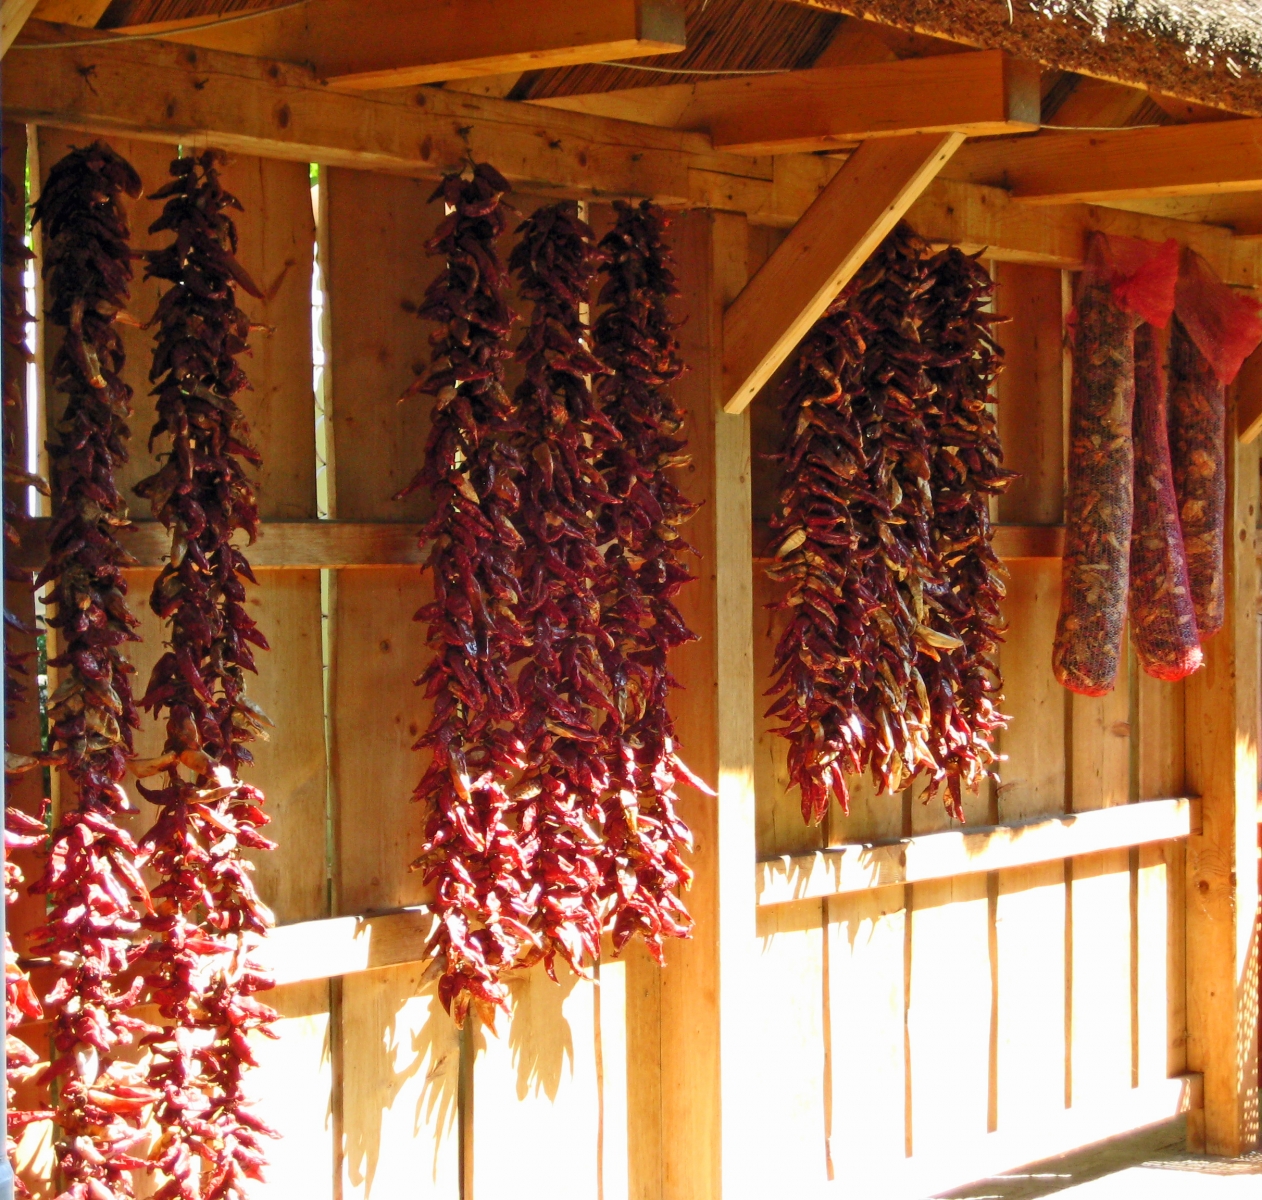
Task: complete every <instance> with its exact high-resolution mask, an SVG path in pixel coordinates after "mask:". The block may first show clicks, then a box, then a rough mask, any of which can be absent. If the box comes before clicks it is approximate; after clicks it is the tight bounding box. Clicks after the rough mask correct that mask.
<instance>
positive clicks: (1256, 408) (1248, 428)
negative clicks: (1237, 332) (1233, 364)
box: [1236, 351, 1262, 443]
mask: <svg viewBox="0 0 1262 1200" xmlns="http://www.w3.org/2000/svg"><path fill="white" fill-rule="evenodd" d="M1259 433H1262V354H1258V353H1257V352H1256V351H1255V352H1254V353H1253V354H1250V355H1249V357H1248V358H1246V359H1245V360H1244V365H1243V366H1242V367H1241V368H1240V374H1239V375H1237V376H1236V435H1237V436H1238V437H1239V438H1240V440H1241V441H1242V442H1245V443H1248V442H1252V441H1253V440H1254V439H1256V438H1257V436H1258V434H1259Z"/></svg>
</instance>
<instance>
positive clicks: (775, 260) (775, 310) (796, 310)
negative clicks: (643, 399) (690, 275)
mask: <svg viewBox="0 0 1262 1200" xmlns="http://www.w3.org/2000/svg"><path fill="white" fill-rule="evenodd" d="M963 141H964V135H963V134H960V133H947V134H936V133H921V134H912V135H911V136H909V137H905V138H880V139H874V140H873V141H870V142H864V144H863V145H862V146H861V147H860V148H859V149H858V150H857V151H855V153H854V154H853V155H852V156H851V157H850V159H849V160H848V161H847V163H846V165H845V166H844V167H843V168H842V169H841V170H840V171H839V172H838V173H837V174H836V175H835V176H834V177H833V179H832V181H831V182H830V183H829V185H828V186H827V187H826V188H825V189H824V190H823V192H821V193H820V195H819V198H818V199H817V200H816V201H815V203H814V204H812V205H811V207H810V208H808V209H807V210H806V212H805V213H803V214H802V218H801V220H799V221H798V223H797V224H796V225H795V226H794V227H793V230H792V232H791V233H790V234H789V236H788V237H787V238H786V239H785V240H784V241H783V242H782V243H781V244H780V245H779V247H777V249H776V251H775V253H773V254H772V256H771V257H770V258H769V259H768V260H767V261H766V263H764V264H763V267H762V269H761V270H760V271H759V272H758V274H757V275H755V276H754V278H753V279H751V280H750V281H749V283H748V284H747V285H746V286H745V289H744V290H743V291H742V292H741V294H740V295H739V296H737V298H736V300H735V301H734V302H733V304H732V305H731V307H729V308H728V310H727V312H726V314H725V315H724V317H723V397H724V403H723V407H724V408H725V409H726V411H727V412H730V413H737V412H742V411H743V410H744V409H745V408H746V407H747V406H748V405H749V403H750V401H751V400H753V398H754V397H755V396H756V395H757V394H758V391H759V389H760V388H762V386H763V384H765V383H766V382H767V381H768V380H769V379H770V378H771V376H772V375H773V374H774V373H775V370H776V368H777V367H779V366H780V364H781V363H782V362H784V360H785V359H786V358H787V357H788V356H789V355H790V354H791V353H792V352H793V347H794V346H796V345H797V344H798V342H800V341H801V340H802V337H803V335H804V334H805V333H806V331H807V330H808V329H810V327H811V326H812V325H813V324H814V323H815V322H816V320H818V319H819V317H820V316H821V315H822V314H823V312H824V310H825V309H826V308H827V307H828V305H829V304H831V303H832V301H833V300H834V299H835V298H836V296H837V294H838V293H839V292H840V291H841V289H842V288H843V287H844V286H845V285H846V283H847V282H848V281H849V280H850V278H851V277H852V276H853V275H854V273H855V272H856V271H857V270H858V269H859V268H860V267H861V266H862V265H863V263H864V261H865V260H866V259H867V257H868V255H870V254H871V253H872V251H873V250H874V249H876V247H877V246H878V245H879V244H880V241H881V239H882V238H884V237H885V235H886V234H887V233H889V231H890V230H891V229H893V228H894V226H895V225H896V224H897V223H898V221H899V219H900V218H901V217H902V216H903V214H904V213H905V212H906V211H907V209H908V208H910V207H911V205H912V203H913V202H914V201H915V199H916V197H917V196H919V195H920V193H921V192H923V191H924V189H925V188H926V187H927V186H928V185H929V183H930V182H931V181H932V180H933V177H934V176H935V175H936V174H937V173H938V172H939V171H940V170H941V169H942V167H943V165H944V164H945V163H946V162H947V160H948V159H949V158H950V157H951V155H952V154H954V153H955V151H956V150H957V149H958V148H959V146H960V144H961V143H962V142H963Z"/></svg>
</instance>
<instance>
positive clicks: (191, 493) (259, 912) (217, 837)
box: [134, 151, 275, 1200]
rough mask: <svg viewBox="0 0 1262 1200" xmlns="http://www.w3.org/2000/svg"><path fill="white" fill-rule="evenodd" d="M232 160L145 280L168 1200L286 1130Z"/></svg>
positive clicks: (174, 220)
mask: <svg viewBox="0 0 1262 1200" xmlns="http://www.w3.org/2000/svg"><path fill="white" fill-rule="evenodd" d="M221 161H222V156H221V155H220V154H219V153H218V152H216V151H206V152H205V153H203V154H201V155H198V156H197V157H195V158H180V159H176V160H175V162H173V163H172V165H171V174H172V176H173V178H172V180H171V182H169V183H168V184H167V185H166V186H165V187H163V188H161V189H160V190H159V191H158V192H156V193H155V194H154V196H153V197H152V198H153V199H165V200H166V205H165V207H164V209H163V213H162V216H161V217H160V218H159V219H158V220H157V221H155V222H154V224H153V225H152V226H151V227H150V232H151V233H158V232H161V231H164V230H169V231H170V232H172V233H173V234H174V235H175V240H174V241H173V242H172V243H171V244H170V245H169V246H168V247H166V248H165V249H163V250H159V251H154V252H151V253H150V254H149V255H148V258H149V265H148V269H147V277H150V278H156V279H162V280H165V281H167V282H168V283H170V285H171V286H170V288H169V289H168V290H167V291H166V292H165V293H164V294H163V297H162V300H161V302H160V304H159V306H158V311H157V314H156V315H155V317H154V322H153V323H154V324H156V325H157V326H158V333H157V347H156V350H155V354H154V362H153V369H152V371H151V373H150V378H151V379H152V380H153V381H154V382H155V383H156V384H157V388H156V390H155V394H156V395H157V397H158V404H157V411H158V421H157V424H156V425H155V426H154V429H153V433H152V435H151V441H156V440H158V439H160V438H169V439H170V449H168V450H166V451H165V452H164V453H163V454H161V455H160V458H161V459H162V466H161V468H160V469H159V470H158V471H157V472H156V473H155V474H154V475H151V476H150V477H149V478H148V479H145V480H144V481H143V482H141V483H140V484H138V485H137V487H136V492H137V494H138V495H141V496H144V497H146V498H147V499H148V500H149V501H150V503H151V505H152V507H153V512H154V515H155V516H156V517H157V518H158V519H159V520H161V521H162V523H163V524H164V525H165V526H166V527H167V529H169V530H170V531H171V538H172V545H171V557H170V561H169V562H168V563H167V565H166V566H165V567H164V568H163V570H162V572H161V574H160V575H159V576H158V579H157V581H156V583H155V584H154V589H153V594H152V597H151V601H150V603H151V607H152V608H153V611H154V612H155V613H157V614H158V616H160V617H162V618H163V619H164V620H169V621H170V622H171V633H170V647H171V648H170V650H169V651H168V652H167V653H166V654H164V655H163V656H162V657H161V659H159V661H158V663H157V665H156V666H155V667H154V671H153V675H152V677H151V679H150V681H149V687H148V690H147V692H146V693H145V696H144V697H143V699H142V700H141V705H142V706H143V707H144V708H146V709H148V710H149V711H151V712H152V713H153V714H154V715H155V716H157V715H159V714H161V715H165V717H166V733H167V737H166V743H165V746H164V748H163V753H162V754H161V755H160V756H159V757H158V758H156V759H152V760H148V761H146V762H143V763H136V764H135V766H134V770H135V772H136V774H137V775H139V776H142V777H151V776H155V775H158V774H164V776H165V780H164V783H163V785H162V786H161V787H149V786H146V785H143V784H142V785H141V788H140V790H141V792H142V794H143V795H144V796H145V797H146V798H147V799H149V800H151V801H152V802H153V803H154V804H156V805H158V806H159V810H160V811H159V815H158V818H157V821H156V823H155V825H154V826H153V828H152V829H151V830H150V831H149V832H148V833H147V834H146V835H145V837H144V838H143V839H142V841H141V854H142V859H143V861H144V863H145V864H146V865H147V866H148V867H149V868H150V870H152V871H153V872H154V874H155V875H156V877H157V878H158V880H159V882H158V884H157V885H156V886H155V887H154V888H153V889H152V897H153V905H154V910H155V911H154V912H153V913H152V914H151V915H149V916H147V917H146V918H145V919H144V927H145V930H146V931H147V932H148V933H149V934H150V936H151V941H150V944H149V948H148V951H147V953H146V955H145V959H144V964H145V981H146V983H147V985H148V987H149V990H150V995H151V997H152V999H153V1000H154V1002H155V1003H157V1005H158V1006H159V1009H160V1011H161V1013H162V1015H163V1017H164V1018H166V1020H167V1021H168V1022H169V1024H168V1025H167V1026H165V1027H163V1028H161V1029H158V1030H156V1031H155V1032H153V1033H151V1034H150V1035H148V1036H147V1037H146V1038H145V1039H144V1041H145V1044H146V1045H147V1046H148V1047H149V1050H150V1055H151V1059H150V1067H149V1075H148V1082H149V1086H150V1087H151V1088H152V1089H154V1090H155V1091H156V1093H157V1096H158V1103H157V1105H156V1108H155V1116H156V1119H157V1122H158V1124H159V1125H160V1126H161V1129H162V1132H161V1135H160V1138H159V1140H158V1142H157V1145H156V1146H155V1148H154V1150H153V1152H152V1153H153V1159H154V1165H155V1166H156V1167H157V1169H158V1170H160V1171H161V1172H162V1173H163V1174H164V1175H165V1176H166V1180H165V1182H164V1183H163V1184H162V1185H161V1186H160V1187H159V1189H158V1190H157V1191H156V1192H155V1193H154V1196H155V1200H177V1198H178V1200H238V1198H239V1197H241V1196H243V1195H244V1194H245V1190H246V1186H247V1180H250V1179H260V1178H261V1169H262V1166H263V1165H264V1159H263V1154H262V1137H263V1136H275V1135H274V1132H273V1131H272V1130H270V1129H269V1128H268V1126H267V1125H266V1124H265V1123H264V1122H263V1121H262V1120H261V1119H260V1118H259V1117H257V1116H256V1115H255V1114H254V1113H253V1112H252V1111H251V1110H250V1108H249V1107H248V1106H247V1105H246V1101H245V1095H244V1086H243V1082H244V1075H245V1073H246V1070H247V1068H249V1067H251V1066H254V1065H255V1060H254V1056H253V1052H252V1050H251V1048H250V1045H249V1041H248V1037H249V1035H250V1034H251V1033H254V1032H258V1033H262V1034H265V1035H268V1036H275V1035H274V1034H273V1033H272V1031H271V1028H270V1026H271V1023H272V1021H273V1020H274V1019H275V1013H274V1012H273V1011H272V1010H271V1009H270V1008H268V1007H266V1006H265V1005H263V1004H261V1003H260V1002H259V1001H258V1000H257V999H256V998H255V996H254V993H256V992H258V991H260V990H263V989H265V988H267V987H269V986H271V983H270V980H268V979H267V978H266V977H265V975H264V974H263V973H262V972H261V971H260V970H259V968H257V967H256V966H255V965H254V963H253V962H252V961H251V959H250V955H251V952H252V951H253V950H254V948H255V947H256V946H257V945H258V943H259V941H260V940H261V939H262V938H263V937H264V936H265V935H266V933H267V930H268V928H269V927H270V926H271V925H272V923H273V922H272V915H271V913H270V912H269V911H268V910H267V908H266V907H265V906H264V905H263V903H262V902H261V901H260V900H259V898H258V895H257V893H256V891H255V889H254V884H253V881H252V880H251V878H250V874H249V872H250V869H251V866H250V864H249V862H248V861H247V860H246V859H245V857H244V855H243V853H242V851H243V850H244V849H247V848H258V849H271V848H272V843H271V842H270V841H268V840H267V839H266V838H265V837H264V836H263V835H262V834H261V833H260V832H259V831H260V828H261V827H262V826H263V825H265V824H267V821H268V817H267V815H266V814H265V813H264V811H263V807H262V806H263V795H262V793H261V792H260V791H259V790H258V789H257V788H255V787H252V786H250V785H249V784H246V783H243V782H242V781H241V780H240V778H239V772H240V770H241V768H242V767H243V766H246V765H248V764H249V763H250V762H252V761H253V760H252V757H251V754H250V751H249V749H248V743H250V742H252V741H255V740H257V739H259V738H260V737H265V736H266V733H265V731H264V729H263V725H265V724H267V719H266V717H265V716H264V715H263V713H262V712H261V711H260V710H259V708H258V707H257V706H256V705H255V704H254V703H253V702H251V701H250V700H249V699H248V698H247V696H246V694H245V678H246V672H248V671H253V670H254V669H255V665H254V655H253V650H252V647H258V648H261V649H266V648H267V642H266V639H265V638H264V637H263V635H262V634H261V633H260V632H259V630H258V629H257V627H256V626H255V623H254V621H253V620H252V619H251V618H250V616H249V615H248V613H247V612H246V610H245V599H246V591H245V584H246V582H247V581H248V582H251V583H252V582H254V576H253V574H252V572H251V570H250V566H249V563H248V561H247V560H246V558H245V556H244V555H243V554H242V553H241V551H240V550H238V549H236V548H235V547H234V546H233V545H232V538H233V535H234V534H236V533H237V532H238V531H242V530H244V531H245V532H246V533H247V534H248V535H249V537H250V539H251V541H252V540H253V538H254V535H255V534H256V532H257V530H258V523H259V514H258V505H257V502H256V500H255V497H254V493H253V490H252V488H251V486H250V484H249V482H248V480H247V479H246V476H245V471H244V468H243V465H242V461H241V460H245V462H248V463H251V464H254V465H256V466H257V465H258V462H259V456H258V453H257V452H256V451H255V450H254V449H253V448H252V447H251V445H250V444H249V441H248V436H249V429H248V427H247V426H246V423H245V421H244V419H243V417H242V413H241V410H240V409H239V408H238V406H237V404H236V401H235V397H236V396H237V394H238V393H239V392H241V391H242V390H243V389H244V388H246V387H248V381H247V380H246V377H245V373H244V372H243V371H242V370H241V367H240V366H239V365H238V363H237V361H236V360H237V356H238V355H240V354H241V353H242V352H243V351H244V350H245V349H246V348H247V337H248V334H249V321H248V319H247V317H246V315H245V314H244V313H243V312H242V311H241V310H240V309H239V308H238V307H237V305H236V295H235V287H236V286H240V287H242V288H244V289H245V290H246V291H247V292H249V293H250V294H251V295H253V296H257V295H259V291H258V289H257V287H256V286H255V285H254V283H253V282H252V280H251V279H250V277H249V275H248V274H247V273H246V272H245V270H244V269H243V268H242V267H241V266H240V264H239V263H238V262H237V260H236V257H235V255H236V249H237V238H236V227H235V225H234V224H233V221H232V219H231V217H230V216H229V215H228V212H227V210H228V209H232V208H236V209H238V210H239V209H240V205H239V203H238V202H237V200H236V199H235V197H233V196H232V195H230V194H229V193H228V192H226V191H224V189H223V187H222V185H221V183H220V180H219V173H218V167H219V164H220V162H221Z"/></svg>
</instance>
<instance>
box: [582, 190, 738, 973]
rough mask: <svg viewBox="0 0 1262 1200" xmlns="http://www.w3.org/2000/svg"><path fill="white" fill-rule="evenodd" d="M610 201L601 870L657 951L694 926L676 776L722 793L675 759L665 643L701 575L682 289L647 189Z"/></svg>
mask: <svg viewBox="0 0 1262 1200" xmlns="http://www.w3.org/2000/svg"><path fill="white" fill-rule="evenodd" d="M615 211H616V220H615V223H614V226H613V228H612V229H611V230H610V231H609V232H608V233H607V234H606V235H605V237H604V238H602V239H601V242H600V246H599V249H600V253H601V257H602V263H601V272H602V274H603V275H604V276H605V279H604V283H603V286H602V287H601V291H600V295H599V298H598V303H599V304H601V305H603V306H604V308H603V311H602V312H601V313H600V316H599V317H598V318H597V320H596V322H595V324H594V325H593V329H592V335H593V337H592V345H593V349H594V351H595V354H596V357H597V358H598V359H599V360H600V361H601V362H602V363H603V364H604V365H605V367H606V368H607V370H608V373H607V374H605V375H603V376H602V377H601V378H600V379H599V381H598V383H597V390H598V394H599V397H600V401H601V404H602V407H603V410H604V415H605V418H606V420H607V421H608V422H609V424H610V425H611V426H612V427H613V429H614V430H615V431H616V432H617V434H618V440H617V441H616V442H614V443H613V444H612V445H610V446H609V447H608V449H607V450H606V451H605V453H604V455H603V456H602V459H601V470H602V473H603V474H604V477H605V486H606V488H607V490H608V492H609V495H610V497H611V500H610V502H609V503H608V504H607V505H606V506H605V509H604V511H603V513H602V515H601V519H600V540H601V543H602V544H605V545H606V546H607V549H606V551H605V566H606V576H605V580H604V589H605V590H604V594H603V595H602V597H601V607H602V615H601V623H602V627H603V629H604V632H605V634H606V635H607V636H608V638H609V639H610V640H611V642H612V649H611V651H610V652H609V656H608V659H607V663H608V665H607V667H606V674H607V676H608V677H609V679H610V680H611V682H612V684H613V697H614V702H615V705H616V707H617V710H618V718H617V737H616V739H614V738H612V737H611V739H610V740H611V743H612V748H613V752H612V753H611V755H610V771H611V787H610V794H609V797H608V799H607V801H606V805H605V819H604V840H605V849H604V853H603V873H604V876H605V882H604V889H605V892H606V893H607V895H608V897H609V900H610V904H611V906H612V910H613V911H612V913H611V915H610V916H609V917H608V918H607V922H606V923H607V925H608V926H609V927H610V928H611V930H612V935H613V941H614V946H615V948H616V949H621V948H622V947H623V946H624V945H625V944H626V943H627V942H628V941H629V940H630V939H631V938H632V937H635V936H637V935H639V936H640V937H642V938H643V939H644V942H645V945H646V946H647V947H648V949H649V951H650V953H651V954H652V955H653V956H654V958H655V959H657V960H658V961H659V962H660V961H661V959H662V943H663V939H664V938H667V937H687V936H688V934H689V932H690V930H691V928H692V919H691V917H690V916H689V915H688V912H687V909H686V908H685V907H684V904H683V901H682V900H681V898H680V892H681V891H683V890H684V889H685V888H687V886H688V885H689V883H690V882H691V880H692V870H691V868H690V867H689V866H688V865H687V863H686V862H685V861H684V854H685V853H686V852H687V851H689V850H690V849H691V848H692V834H691V832H690V831H689V829H688V827H687V825H686V824H685V823H684V821H683V820H682V819H681V818H680V816H679V814H678V812H677V808H676V806H677V804H678V796H677V793H676V789H677V786H678V784H679V781H680V780H681V779H682V780H684V781H686V782H688V783H690V784H692V785H693V786H694V787H695V788H697V789H698V790H700V791H702V792H704V793H706V794H707V795H713V794H714V793H713V792H712V791H711V789H710V788H709V787H708V786H707V785H706V784H705V782H704V781H702V780H701V779H699V778H698V777H697V776H696V775H695V774H694V773H693V772H692V771H691V770H689V768H688V767H687V765H686V764H685V763H684V761H683V759H682V758H681V757H680V755H679V745H678V739H677V737H676V734H675V725H674V721H673V719H672V717H671V715H670V711H669V708H668V706H667V704H668V699H669V696H670V692H671V690H672V689H673V688H676V687H678V686H679V685H678V683H677V682H676V680H675V678H674V677H673V676H672V675H671V673H670V669H669V664H668V658H669V655H670V652H671V651H672V650H673V649H674V648H675V647H676V646H680V645H683V644H684V643H685V642H689V641H693V640H695V637H696V635H695V634H694V633H693V632H692V631H691V630H690V629H689V628H688V627H687V625H686V624H685V623H684V620H683V618H682V617H681V615H680V613H679V610H678V608H677V607H676V605H675V599H676V597H677V596H678V594H679V591H680V589H681V588H682V587H683V585H684V584H686V583H688V582H689V581H690V580H692V579H693V578H694V577H693V575H692V574H691V572H690V571H689V570H688V567H687V565H686V562H685V555H686V554H688V553H689V552H691V549H692V548H691V547H690V546H689V545H688V543H687V542H686V541H684V539H683V537H682V536H681V534H680V526H681V525H682V524H683V523H684V522H685V521H687V520H688V518H689V517H691V516H692V515H693V513H694V512H695V511H696V509H697V505H696V504H694V503H693V502H692V501H690V500H689V499H688V498H687V497H686V496H685V495H684V494H683V492H682V491H681V490H680V488H679V485H678V483H677V481H676V477H675V472H676V471H677V470H679V469H680V468H682V467H685V466H686V465H687V464H688V462H689V457H688V453H687V440H686V438H685V437H684V413H683V410H682V409H681V408H680V406H679V404H678V403H677V401H676V400H675V398H674V396H673V395H672V394H671V388H672V386H673V384H674V383H675V382H676V381H677V380H678V379H679V377H680V375H682V374H683V372H684V370H685V368H684V365H683V362H682V360H681V358H680V353H679V342H678V339H677V338H676V337H675V330H676V328H677V327H678V322H677V321H675V319H674V318H673V317H672V316H671V313H670V308H669V302H670V300H671V298H672V297H674V296H676V295H678V293H679V289H678V287H677V285H676V283H675V277H674V274H673V271H672V269H671V268H672V265H673V264H672V259H671V254H670V249H669V247H668V245H667V243H666V241H665V232H666V229H667V226H668V223H669V219H668V218H667V216H666V214H665V213H664V212H663V211H662V210H661V209H660V208H658V207H657V206H656V205H653V204H650V203H648V202H647V201H645V202H643V203H641V204H638V205H631V204H627V203H624V202H617V203H616V204H615Z"/></svg>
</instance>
